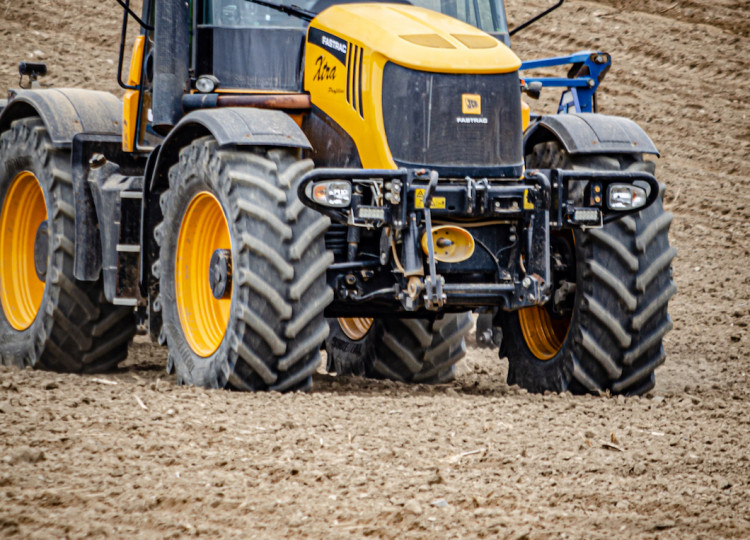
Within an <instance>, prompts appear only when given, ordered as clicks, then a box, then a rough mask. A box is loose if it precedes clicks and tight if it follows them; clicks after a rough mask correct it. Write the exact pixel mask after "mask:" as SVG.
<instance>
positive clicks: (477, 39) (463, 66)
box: [304, 3, 521, 169]
mask: <svg viewBox="0 0 750 540" xmlns="http://www.w3.org/2000/svg"><path fill="white" fill-rule="evenodd" d="M313 28H316V29H318V30H322V31H324V32H327V33H328V34H331V35H333V36H335V37H336V38H337V39H338V41H340V42H342V43H346V44H347V50H346V56H345V59H344V61H343V62H342V61H341V60H339V58H337V56H335V55H334V54H332V53H331V51H330V50H329V49H327V48H324V47H321V46H318V45H316V44H313V43H310V42H309V41H308V43H307V47H306V51H305V76H304V88H305V90H306V91H307V92H309V93H310V99H311V102H312V104H313V105H314V106H316V107H318V108H320V109H321V110H323V111H324V112H325V113H326V114H328V115H329V116H330V117H331V118H332V119H333V121H334V122H336V123H337V124H338V125H339V126H341V127H342V128H343V129H344V131H346V133H348V134H349V136H350V137H351V138H352V140H353V141H354V143H355V145H356V146H357V150H358V152H359V157H360V160H361V162H362V166H363V167H364V168H373V169H379V168H382V169H395V168H396V164H395V162H394V160H393V156H392V155H391V152H390V149H389V148H388V143H387V141H386V137H385V126H384V124H383V114H382V103H383V96H382V83H383V69H384V68H385V65H386V63H388V62H393V63H395V64H398V65H401V66H404V67H407V68H411V69H416V70H423V71H429V72H434V73H477V74H489V73H510V72H513V71H517V70H518V68H519V67H520V66H521V61H520V60H519V59H518V57H517V56H516V55H515V53H513V52H512V51H511V50H510V49H509V48H508V47H506V46H505V45H504V44H502V43H500V42H499V41H497V40H495V39H494V38H493V37H491V36H489V35H488V34H486V33H484V32H482V31H481V30H479V29H477V28H475V27H473V26H471V25H469V24H466V23H464V22H461V21H459V20H456V19H453V18H451V17H448V16H446V15H443V14H441V13H437V12H435V11H431V10H428V9H424V8H420V7H417V6H410V5H402V4H380V3H372V4H337V5H334V6H332V7H330V8H328V9H326V10H324V11H323V12H322V13H320V15H318V16H317V17H316V18H315V19H314V20H313V21H312V22H311V23H310V29H313ZM402 36H403V37H402ZM415 36H418V37H415ZM425 36H431V37H430V38H427V37H425ZM435 36H437V38H439V39H436V38H435ZM308 37H309V30H308ZM445 43H447V44H449V45H450V48H447V47H445V46H443V45H441V47H440V48H435V47H436V45H437V44H445ZM480 47H481V48H480ZM360 57H361V66H362V68H361V72H360V70H359V66H360V61H359V59H360ZM347 62H348V64H349V67H350V69H349V70H347ZM347 80H348V81H349V83H350V92H349V96H347ZM360 91H361V96H362V110H361V111H360V110H359V107H358V106H359V92H360ZM347 97H349V100H348V101H347ZM355 101H356V107H355V103H353V102H355Z"/></svg>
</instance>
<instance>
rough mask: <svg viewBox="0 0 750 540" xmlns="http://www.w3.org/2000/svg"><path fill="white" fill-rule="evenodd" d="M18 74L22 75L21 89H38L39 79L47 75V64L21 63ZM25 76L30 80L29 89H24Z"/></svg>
mask: <svg viewBox="0 0 750 540" xmlns="http://www.w3.org/2000/svg"><path fill="white" fill-rule="evenodd" d="M18 74H19V75H20V78H19V80H18V85H19V86H20V87H21V88H35V87H37V85H36V80H37V78H38V77H41V76H44V75H46V74H47V64H45V63H44V62H19V63H18ZM24 75H26V76H27V77H28V78H29V86H28V87H24V85H23V76H24Z"/></svg>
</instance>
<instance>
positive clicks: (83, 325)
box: [0, 117, 136, 373]
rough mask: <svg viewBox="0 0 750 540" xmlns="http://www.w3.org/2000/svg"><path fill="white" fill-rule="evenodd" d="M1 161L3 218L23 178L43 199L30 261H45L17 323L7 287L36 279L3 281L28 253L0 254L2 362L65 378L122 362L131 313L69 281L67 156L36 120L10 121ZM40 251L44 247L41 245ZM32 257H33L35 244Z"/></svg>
mask: <svg viewBox="0 0 750 540" xmlns="http://www.w3.org/2000/svg"><path fill="white" fill-rule="evenodd" d="M0 156H2V158H1V159H0V200H1V201H2V205H0V208H2V215H3V219H7V218H8V216H10V214H9V212H11V210H10V209H9V206H11V205H13V201H12V200H9V199H8V197H9V194H10V189H11V184H12V183H14V181H15V180H20V179H21V178H22V175H26V178H28V179H29V180H30V179H31V178H32V177H33V178H34V179H36V181H37V182H38V186H39V188H40V190H41V193H42V194H43V200H44V206H46V222H47V230H48V239H47V240H46V253H47V254H48V256H47V257H46V259H45V258H44V257H40V258H39V261H36V262H37V263H41V264H42V265H43V266H44V262H43V261H44V260H46V276H45V279H44V281H43V282H41V281H40V282H39V283H43V285H41V286H42V287H43V289H44V292H43V294H42V295H41V298H40V299H39V304H38V307H37V306H35V309H32V310H31V311H28V310H27V315H25V316H21V317H20V318H19V317H18V316H17V315H16V313H17V310H18V307H19V306H17V305H14V304H16V303H17V301H16V299H18V298H23V297H24V292H23V290H22V289H23V285H21V287H20V289H21V290H18V287H17V286H15V285H13V283H16V284H18V283H23V282H27V283H30V282H32V281H33V280H35V279H36V280H38V279H39V278H38V277H37V272H35V267H34V264H31V265H25V268H26V271H25V275H20V274H19V277H18V278H16V279H10V278H13V272H14V270H13V268H24V264H23V262H22V261H19V260H17V259H16V258H18V257H20V258H21V259H22V258H24V257H27V256H28V255H29V254H28V253H26V254H23V253H22V249H21V247H20V246H18V245H15V246H13V247H12V249H11V250H10V252H9V253H10V254H9V255H8V256H2V255H0V257H1V258H0V264H2V265H4V267H3V269H2V272H0V276H6V277H9V279H6V280H5V281H7V282H9V283H3V282H0V288H2V289H3V307H2V309H0V358H1V359H2V363H3V364H4V365H13V366H18V367H26V366H35V367H39V368H43V369H50V370H54V371H62V372H70V373H97V372H103V371H107V370H110V369H113V368H114V367H115V366H116V365H117V364H118V363H119V362H121V361H122V360H124V359H125V358H126V357H127V354H128V344H129V343H130V340H131V338H132V337H133V335H134V334H135V330H136V325H135V315H134V312H133V309H132V308H129V307H118V306H114V305H112V304H109V303H108V302H107V301H106V299H105V298H104V293H103V288H102V280H101V278H99V279H98V280H97V281H95V282H88V281H79V280H77V279H75V277H74V276H73V257H74V253H75V210H74V208H75V201H74V196H73V177H72V174H71V169H70V151H69V150H68V149H60V148H55V147H54V146H53V145H52V142H51V141H50V138H49V135H48V134H47V130H46V128H45V127H44V123H43V122H42V120H41V119H40V118H37V117H33V118H24V119H21V120H16V121H14V122H13V123H12V124H11V128H10V130H8V131H6V132H4V133H3V134H2V135H0ZM29 175H31V176H29ZM6 203H8V204H6ZM0 234H2V235H3V240H2V243H3V246H10V244H12V243H13V240H14V237H13V234H12V233H10V232H9V229H7V228H6V230H4V231H0ZM42 241H43V242H44V240H42ZM40 246H41V247H42V248H43V244H40ZM5 250H6V248H5V247H3V251H5ZM27 251H28V250H27ZM33 252H34V253H33V254H34V255H35V256H36V255H39V253H38V252H37V246H36V245H35V247H34V249H33ZM41 253H42V254H43V253H44V251H43V249H42V250H41ZM11 267H13V268H11ZM0 279H2V278H1V277H0ZM9 287H16V290H13V291H10V290H8V288H9ZM35 300H36V298H35ZM6 310H7V311H8V312H7V313H6ZM27 324H28V326H27Z"/></svg>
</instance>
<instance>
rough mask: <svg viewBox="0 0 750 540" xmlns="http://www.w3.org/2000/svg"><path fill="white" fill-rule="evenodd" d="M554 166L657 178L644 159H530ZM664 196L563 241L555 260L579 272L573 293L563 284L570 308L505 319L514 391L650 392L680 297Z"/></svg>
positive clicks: (553, 148)
mask: <svg viewBox="0 0 750 540" xmlns="http://www.w3.org/2000/svg"><path fill="white" fill-rule="evenodd" d="M549 167H560V168H565V169H578V170H580V169H588V170H631V171H637V170H640V171H643V170H646V171H649V172H653V164H651V163H648V162H644V161H643V160H642V158H641V156H640V155H633V156H629V155H618V156H584V157H575V158H574V157H572V156H569V155H568V154H567V152H565V150H564V149H563V148H562V147H561V146H560V145H559V144H558V143H556V142H547V143H541V144H539V145H537V146H536V147H535V148H534V151H533V153H532V154H531V155H529V156H527V168H549ZM573 196H575V195H573ZM662 198H663V193H661V194H660V196H659V198H658V199H657V201H656V202H654V203H653V204H652V205H651V206H650V207H648V208H646V209H645V210H643V211H641V212H639V213H637V214H633V215H629V216H625V217H623V218H621V219H619V220H617V221H615V222H612V223H609V224H607V225H605V226H604V227H602V228H601V229H587V230H576V231H575V232H574V233H573V234H572V235H570V234H569V235H568V236H567V237H566V236H565V235H563V236H562V237H560V239H559V241H558V245H560V246H563V248H562V249H560V250H559V251H560V252H561V253H558V254H557V255H558V256H557V257H556V258H555V257H553V259H554V260H557V261H560V260H563V262H565V261H567V267H568V272H570V271H571V270H573V269H574V272H573V273H572V274H571V273H568V279H570V281H568V283H574V287H572V288H571V287H570V285H567V286H566V287H567V290H568V294H569V295H570V301H569V303H568V304H569V311H568V313H567V315H566V316H560V315H559V309H558V310H557V311H553V310H552V309H551V303H548V305H546V306H542V307H534V308H527V309H525V310H520V311H517V312H510V313H509V312H501V313H500V314H499V316H498V320H499V322H500V325H501V327H502V331H503V341H502V346H501V350H500V356H501V357H503V356H507V357H508V363H509V366H508V383H509V384H517V385H519V386H522V387H524V388H526V389H528V390H529V391H532V392H544V391H547V390H550V391H554V392H564V391H571V392H574V393H587V392H593V393H601V392H605V391H610V392H612V393H615V394H626V395H640V394H643V393H645V392H647V391H648V390H650V389H651V388H653V386H654V382H655V380H654V370H655V369H656V368H657V367H658V366H659V365H661V364H662V363H663V362H664V359H665V353H664V347H663V346H662V338H663V337H664V335H665V334H666V333H667V332H669V330H671V328H672V320H671V318H670V317H669V314H668V312H667V306H668V302H669V299H670V298H671V297H672V296H673V295H674V294H675V293H676V292H677V288H676V286H675V284H674V282H673V281H672V270H671V262H672V259H673V258H674V256H675V255H676V249H674V248H671V247H670V246H669V239H668V236H667V235H668V231H669V225H670V223H671V222H672V214H671V213H669V212H665V211H664V209H663V206H662ZM564 246H567V248H565V247H564ZM566 252H567V255H566ZM561 266H566V265H565V264H563V265H561ZM571 275H572V278H571V277H570V276H571ZM563 281H564V280H559V279H558V280H557V283H556V284H555V285H556V286H557V285H560V284H561V283H563ZM554 296H555V295H554V292H553V298H554Z"/></svg>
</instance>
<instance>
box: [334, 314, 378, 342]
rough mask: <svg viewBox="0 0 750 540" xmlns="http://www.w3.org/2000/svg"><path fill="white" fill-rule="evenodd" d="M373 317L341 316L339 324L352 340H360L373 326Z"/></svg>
mask: <svg viewBox="0 0 750 540" xmlns="http://www.w3.org/2000/svg"><path fill="white" fill-rule="evenodd" d="M372 321H373V319H371V318H367V317H353V318H349V319H347V318H345V317H339V326H340V327H341V331H342V332H344V334H346V337H348V338H349V339H351V340H352V341H359V340H360V339H362V338H363V337H365V336H366V335H367V333H368V332H369V331H370V328H372Z"/></svg>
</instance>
